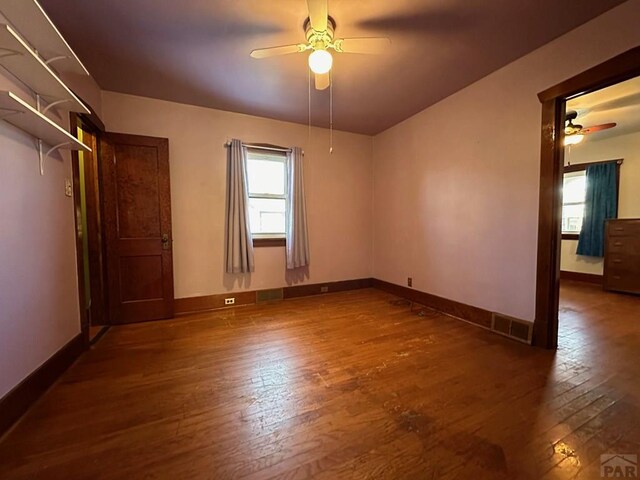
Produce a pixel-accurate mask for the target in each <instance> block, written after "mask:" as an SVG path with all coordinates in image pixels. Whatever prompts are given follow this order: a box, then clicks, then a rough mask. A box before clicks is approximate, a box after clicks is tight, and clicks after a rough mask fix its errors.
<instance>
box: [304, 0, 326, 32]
mask: <svg viewBox="0 0 640 480" xmlns="http://www.w3.org/2000/svg"><path fill="white" fill-rule="evenodd" d="M307 6H308V7H309V20H310V22H311V28H313V29H314V30H315V31H316V32H324V31H325V30H326V29H327V19H328V16H329V13H328V12H327V0H307Z"/></svg>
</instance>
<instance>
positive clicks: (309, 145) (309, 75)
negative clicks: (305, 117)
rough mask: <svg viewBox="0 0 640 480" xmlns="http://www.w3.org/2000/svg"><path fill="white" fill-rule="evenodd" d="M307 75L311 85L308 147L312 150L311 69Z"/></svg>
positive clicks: (309, 89) (309, 92) (309, 91)
mask: <svg viewBox="0 0 640 480" xmlns="http://www.w3.org/2000/svg"><path fill="white" fill-rule="evenodd" d="M307 73H308V79H309V84H308V87H309V88H308V94H309V138H308V139H307V142H308V147H307V148H309V149H311V69H310V68H307Z"/></svg>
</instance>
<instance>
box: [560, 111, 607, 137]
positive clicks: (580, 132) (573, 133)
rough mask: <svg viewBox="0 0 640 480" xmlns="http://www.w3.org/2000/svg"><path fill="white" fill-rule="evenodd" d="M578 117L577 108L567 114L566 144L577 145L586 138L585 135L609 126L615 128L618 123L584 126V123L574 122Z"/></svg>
mask: <svg viewBox="0 0 640 480" xmlns="http://www.w3.org/2000/svg"><path fill="white" fill-rule="evenodd" d="M576 118H578V112H576V111H575V110H569V111H568V112H567V113H566V115H565V122H566V123H565V126H564V135H565V137H564V144H565V145H575V144H577V143H580V142H581V141H582V140H584V136H585V135H589V134H591V133H595V132H599V131H601V130H608V129H609V128H613V127H615V126H616V125H617V123H603V124H601V125H592V126H590V127H583V126H582V125H578V124H577V123H573V121H574V120H575V119H576Z"/></svg>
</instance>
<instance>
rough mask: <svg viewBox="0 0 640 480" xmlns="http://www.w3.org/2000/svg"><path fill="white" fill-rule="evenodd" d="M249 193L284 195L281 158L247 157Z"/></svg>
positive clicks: (283, 169)
mask: <svg viewBox="0 0 640 480" xmlns="http://www.w3.org/2000/svg"><path fill="white" fill-rule="evenodd" d="M247 170H248V172H247V173H248V177H249V193H251V194H268V195H284V194H285V191H284V183H285V180H284V179H285V168H284V159H283V160H279V159H278V160H264V159H259V158H252V157H251V154H249V157H248V159H247Z"/></svg>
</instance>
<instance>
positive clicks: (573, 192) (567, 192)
mask: <svg viewBox="0 0 640 480" xmlns="http://www.w3.org/2000/svg"><path fill="white" fill-rule="evenodd" d="M586 186H587V177H586V176H585V172H575V173H571V174H567V175H565V176H564V186H563V189H562V202H563V203H584V196H585V189H586Z"/></svg>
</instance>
